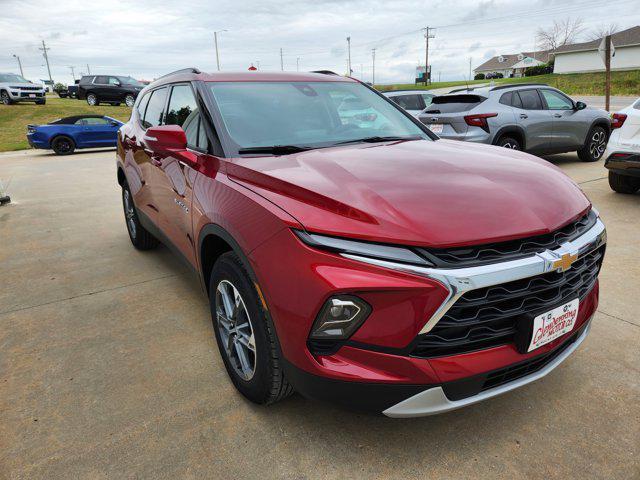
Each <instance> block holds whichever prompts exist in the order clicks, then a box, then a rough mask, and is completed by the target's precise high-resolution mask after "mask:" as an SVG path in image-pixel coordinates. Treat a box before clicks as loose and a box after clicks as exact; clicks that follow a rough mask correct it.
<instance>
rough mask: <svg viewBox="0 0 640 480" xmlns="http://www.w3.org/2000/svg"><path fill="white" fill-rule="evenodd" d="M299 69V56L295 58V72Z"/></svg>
mask: <svg viewBox="0 0 640 480" xmlns="http://www.w3.org/2000/svg"><path fill="white" fill-rule="evenodd" d="M299 71H300V57H298V58H296V72H299Z"/></svg>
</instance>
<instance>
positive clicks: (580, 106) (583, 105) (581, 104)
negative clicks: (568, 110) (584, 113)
mask: <svg viewBox="0 0 640 480" xmlns="http://www.w3.org/2000/svg"><path fill="white" fill-rule="evenodd" d="M585 108H587V104H586V103H584V102H576V110H584V109H585Z"/></svg>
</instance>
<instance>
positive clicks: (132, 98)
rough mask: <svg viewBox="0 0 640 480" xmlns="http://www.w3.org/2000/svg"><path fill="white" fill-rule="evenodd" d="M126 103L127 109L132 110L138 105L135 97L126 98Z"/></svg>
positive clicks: (128, 96)
mask: <svg viewBox="0 0 640 480" xmlns="http://www.w3.org/2000/svg"><path fill="white" fill-rule="evenodd" d="M124 103H126V104H127V107H129V108H132V107H133V104H134V103H136V99H135V98H134V96H133V95H127V96H126V97H124Z"/></svg>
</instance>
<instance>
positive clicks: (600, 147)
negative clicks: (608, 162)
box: [578, 127, 608, 162]
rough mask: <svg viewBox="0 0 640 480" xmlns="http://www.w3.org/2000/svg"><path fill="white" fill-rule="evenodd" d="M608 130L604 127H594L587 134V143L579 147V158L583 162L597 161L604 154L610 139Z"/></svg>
mask: <svg viewBox="0 0 640 480" xmlns="http://www.w3.org/2000/svg"><path fill="white" fill-rule="evenodd" d="M607 137H608V135H607V131H606V130H605V129H604V128H602V127H593V128H592V129H591V130H589V135H587V143H586V144H585V145H584V146H583V147H581V148H580V149H578V158H579V159H580V160H582V161H583V162H597V161H598V160H600V159H601V158H602V155H604V151H605V149H606V148H607V140H608V138H607Z"/></svg>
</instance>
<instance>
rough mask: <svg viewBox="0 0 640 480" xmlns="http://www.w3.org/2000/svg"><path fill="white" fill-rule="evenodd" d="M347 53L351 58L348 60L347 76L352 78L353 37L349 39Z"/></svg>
mask: <svg viewBox="0 0 640 480" xmlns="http://www.w3.org/2000/svg"><path fill="white" fill-rule="evenodd" d="M347 51H348V52H349V57H348V60H347V75H348V76H351V73H352V72H353V71H352V70H351V37H347Z"/></svg>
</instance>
